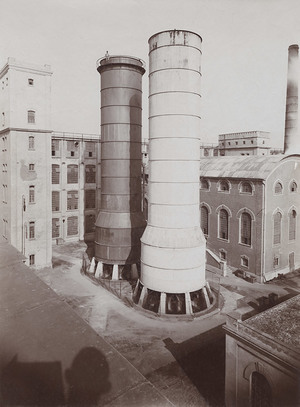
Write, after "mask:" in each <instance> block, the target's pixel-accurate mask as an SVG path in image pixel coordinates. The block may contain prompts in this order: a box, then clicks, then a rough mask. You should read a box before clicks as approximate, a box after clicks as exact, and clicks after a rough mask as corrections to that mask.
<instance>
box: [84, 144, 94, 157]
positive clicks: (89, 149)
mask: <svg viewBox="0 0 300 407" xmlns="http://www.w3.org/2000/svg"><path fill="white" fill-rule="evenodd" d="M95 147H96V146H95V143H93V142H92V141H87V142H86V143H85V154H84V155H85V157H86V158H92V157H95V151H96V148H95Z"/></svg>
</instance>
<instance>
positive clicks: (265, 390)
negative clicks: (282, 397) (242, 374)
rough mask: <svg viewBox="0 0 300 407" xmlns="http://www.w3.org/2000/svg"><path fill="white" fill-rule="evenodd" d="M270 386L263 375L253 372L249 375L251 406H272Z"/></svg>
mask: <svg viewBox="0 0 300 407" xmlns="http://www.w3.org/2000/svg"><path fill="white" fill-rule="evenodd" d="M272 405H273V402H272V391H271V386H270V384H269V382H268V381H267V379H266V378H265V376H263V375H262V374H261V373H258V372H253V373H252V375H251V407H272Z"/></svg>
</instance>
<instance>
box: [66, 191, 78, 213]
mask: <svg viewBox="0 0 300 407" xmlns="http://www.w3.org/2000/svg"><path fill="white" fill-rule="evenodd" d="M75 209H78V191H68V192H67V210H68V211H70V210H75Z"/></svg>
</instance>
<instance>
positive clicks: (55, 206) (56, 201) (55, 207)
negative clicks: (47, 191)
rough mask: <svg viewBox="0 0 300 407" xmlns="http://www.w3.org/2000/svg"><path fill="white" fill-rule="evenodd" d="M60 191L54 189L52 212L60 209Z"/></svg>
mask: <svg viewBox="0 0 300 407" xmlns="http://www.w3.org/2000/svg"><path fill="white" fill-rule="evenodd" d="M59 207H60V205H59V191H52V212H57V211H59Z"/></svg>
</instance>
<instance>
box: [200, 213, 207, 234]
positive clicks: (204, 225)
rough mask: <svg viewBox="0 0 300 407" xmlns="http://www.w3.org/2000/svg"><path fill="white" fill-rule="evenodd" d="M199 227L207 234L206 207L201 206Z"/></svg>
mask: <svg viewBox="0 0 300 407" xmlns="http://www.w3.org/2000/svg"><path fill="white" fill-rule="evenodd" d="M201 228H202V231H203V233H204V234H205V235H208V209H207V208H206V206H201Z"/></svg>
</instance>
